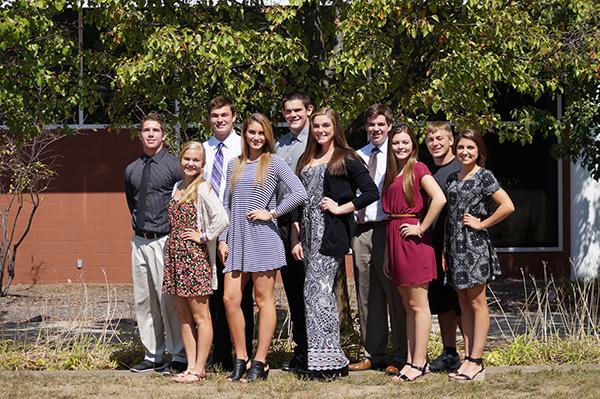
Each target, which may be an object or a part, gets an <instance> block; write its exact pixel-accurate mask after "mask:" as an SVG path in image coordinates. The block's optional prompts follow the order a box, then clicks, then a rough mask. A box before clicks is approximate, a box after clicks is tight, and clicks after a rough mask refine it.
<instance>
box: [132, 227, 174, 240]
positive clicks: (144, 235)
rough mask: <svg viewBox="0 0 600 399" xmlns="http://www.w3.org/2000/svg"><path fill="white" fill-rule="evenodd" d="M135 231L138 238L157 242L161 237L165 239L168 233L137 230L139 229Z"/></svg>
mask: <svg viewBox="0 0 600 399" xmlns="http://www.w3.org/2000/svg"><path fill="white" fill-rule="evenodd" d="M134 231H135V235H136V236H138V237H142V238H145V239H146V240H156V239H158V238H161V237H164V236H166V235H167V234H166V233H154V232H152V231H145V230H137V229H136V230H134Z"/></svg>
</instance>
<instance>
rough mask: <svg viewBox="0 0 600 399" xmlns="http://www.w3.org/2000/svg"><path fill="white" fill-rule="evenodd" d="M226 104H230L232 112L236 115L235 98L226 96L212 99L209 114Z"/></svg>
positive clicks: (209, 104)
mask: <svg viewBox="0 0 600 399" xmlns="http://www.w3.org/2000/svg"><path fill="white" fill-rule="evenodd" d="M226 105H229V108H231V114H232V115H235V107H234V106H233V100H232V99H231V98H229V97H225V96H217V97H215V98H213V99H212V100H210V102H209V103H208V114H209V115H210V113H211V112H212V110H213V109H215V108H222V107H224V106H226Z"/></svg>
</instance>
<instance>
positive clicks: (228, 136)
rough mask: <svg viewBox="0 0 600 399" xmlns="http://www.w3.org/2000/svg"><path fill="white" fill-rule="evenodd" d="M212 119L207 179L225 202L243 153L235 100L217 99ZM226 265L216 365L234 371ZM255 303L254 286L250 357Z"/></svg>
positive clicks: (218, 305) (215, 304)
mask: <svg viewBox="0 0 600 399" xmlns="http://www.w3.org/2000/svg"><path fill="white" fill-rule="evenodd" d="M208 119H209V122H210V127H211V130H212V133H213V134H212V136H211V137H210V138H209V139H208V140H206V141H205V142H204V143H203V146H204V152H205V154H206V165H205V166H204V178H205V179H206V181H208V182H209V183H210V184H211V186H212V188H213V190H215V192H216V193H217V194H218V196H219V199H220V200H221V202H223V196H224V194H225V185H226V184H227V179H228V177H229V176H227V165H228V164H229V161H231V160H232V159H233V158H235V157H237V156H239V155H240V154H241V153H242V141H241V137H240V135H239V134H237V133H236V132H235V131H234V123H235V120H236V114H235V108H234V106H233V102H232V101H231V99H229V98H227V97H223V96H218V97H215V98H213V99H212V100H211V101H210V103H209V104H208ZM223 268H224V265H223V262H222V260H221V259H219V257H217V278H218V282H219V288H218V289H217V290H216V291H214V292H213V295H212V296H211V298H210V312H211V315H212V320H213V330H214V341H213V344H214V346H213V365H219V366H220V367H222V368H223V369H224V370H232V369H233V359H232V354H231V349H232V343H231V335H230V333H229V326H228V324H227V316H226V313H225V307H224V305H223ZM253 307H254V301H253V299H252V282H251V281H250V282H249V283H248V284H247V285H246V288H245V290H244V296H243V298H242V311H243V312H244V318H245V319H246V340H247V342H246V347H247V348H248V350H249V353H250V352H251V349H252V338H253V336H254V308H253Z"/></svg>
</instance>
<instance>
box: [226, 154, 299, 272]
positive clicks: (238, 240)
mask: <svg viewBox="0 0 600 399" xmlns="http://www.w3.org/2000/svg"><path fill="white" fill-rule="evenodd" d="M236 162H237V159H233V160H232V161H231V162H230V163H229V166H228V168H227V176H231V174H232V172H233V168H234V167H235V163H236ZM256 167H257V163H256V162H252V163H247V164H246V167H245V169H244V171H243V173H242V174H241V175H240V177H239V178H238V180H237V182H236V184H235V186H234V188H233V190H231V188H230V179H228V180H227V185H226V186H225V198H224V204H223V205H224V206H225V210H226V211H227V213H228V214H229V229H228V230H227V231H226V232H224V233H223V234H222V235H221V240H223V239H225V238H226V239H227V246H228V247H229V255H228V257H227V261H226V265H225V269H224V270H223V272H224V273H227V272H231V271H233V270H239V271H243V272H261V271H267V270H273V269H279V268H281V267H283V266H285V264H286V260H285V252H284V249H283V243H282V241H281V238H280V236H279V230H278V228H277V223H276V222H275V221H268V222H264V221H254V222H252V221H250V220H248V219H247V217H246V215H247V214H248V213H249V212H250V211H252V210H255V209H268V210H275V212H276V213H277V214H278V215H282V214H285V213H288V212H290V211H292V210H293V209H295V208H297V207H298V206H300V205H302V204H304V202H305V201H306V190H305V189H304V186H302V183H300V180H299V179H298V177H297V176H296V174H295V173H294V172H292V170H291V169H290V168H289V166H288V165H287V164H286V163H285V161H284V160H282V159H281V158H279V157H277V156H276V155H271V161H270V164H269V169H268V173H267V176H266V178H265V184H264V186H263V185H262V184H261V183H256V182H255V177H256ZM279 183H282V184H283V185H284V186H285V188H286V189H287V190H288V191H289V192H290V193H291V194H290V195H288V196H287V197H285V199H283V200H282V201H281V202H280V203H279V204H277V187H278V185H279Z"/></svg>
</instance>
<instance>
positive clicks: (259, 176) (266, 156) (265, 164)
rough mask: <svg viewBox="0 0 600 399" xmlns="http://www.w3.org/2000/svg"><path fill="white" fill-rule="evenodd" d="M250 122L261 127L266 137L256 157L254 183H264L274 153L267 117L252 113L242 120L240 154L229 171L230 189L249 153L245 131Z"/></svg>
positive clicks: (235, 181)
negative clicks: (259, 153)
mask: <svg viewBox="0 0 600 399" xmlns="http://www.w3.org/2000/svg"><path fill="white" fill-rule="evenodd" d="M252 122H256V123H258V124H259V125H260V126H261V127H262V130H263V134H264V135H265V139H266V142H265V145H263V147H262V154H261V155H260V157H259V158H258V165H257V167H256V179H255V183H258V182H259V181H260V184H261V185H262V186H264V185H265V179H266V178H267V172H268V169H269V161H270V160H271V154H273V153H275V138H274V137H273V127H272V126H271V122H270V121H269V119H268V118H267V117H266V116H264V115H263V114H260V113H254V114H252V115H250V116H249V117H248V118H246V120H244V124H243V126H242V154H241V155H240V156H239V157H238V158H237V161H236V163H235V166H234V168H233V172H232V173H231V189H233V187H234V186H235V184H236V183H237V181H238V179H239V177H240V175H241V174H242V172H243V171H244V169H245V168H246V163H247V161H248V156H249V154H250V144H248V139H247V138H246V132H247V131H248V127H249V126H250V123H252Z"/></svg>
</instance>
